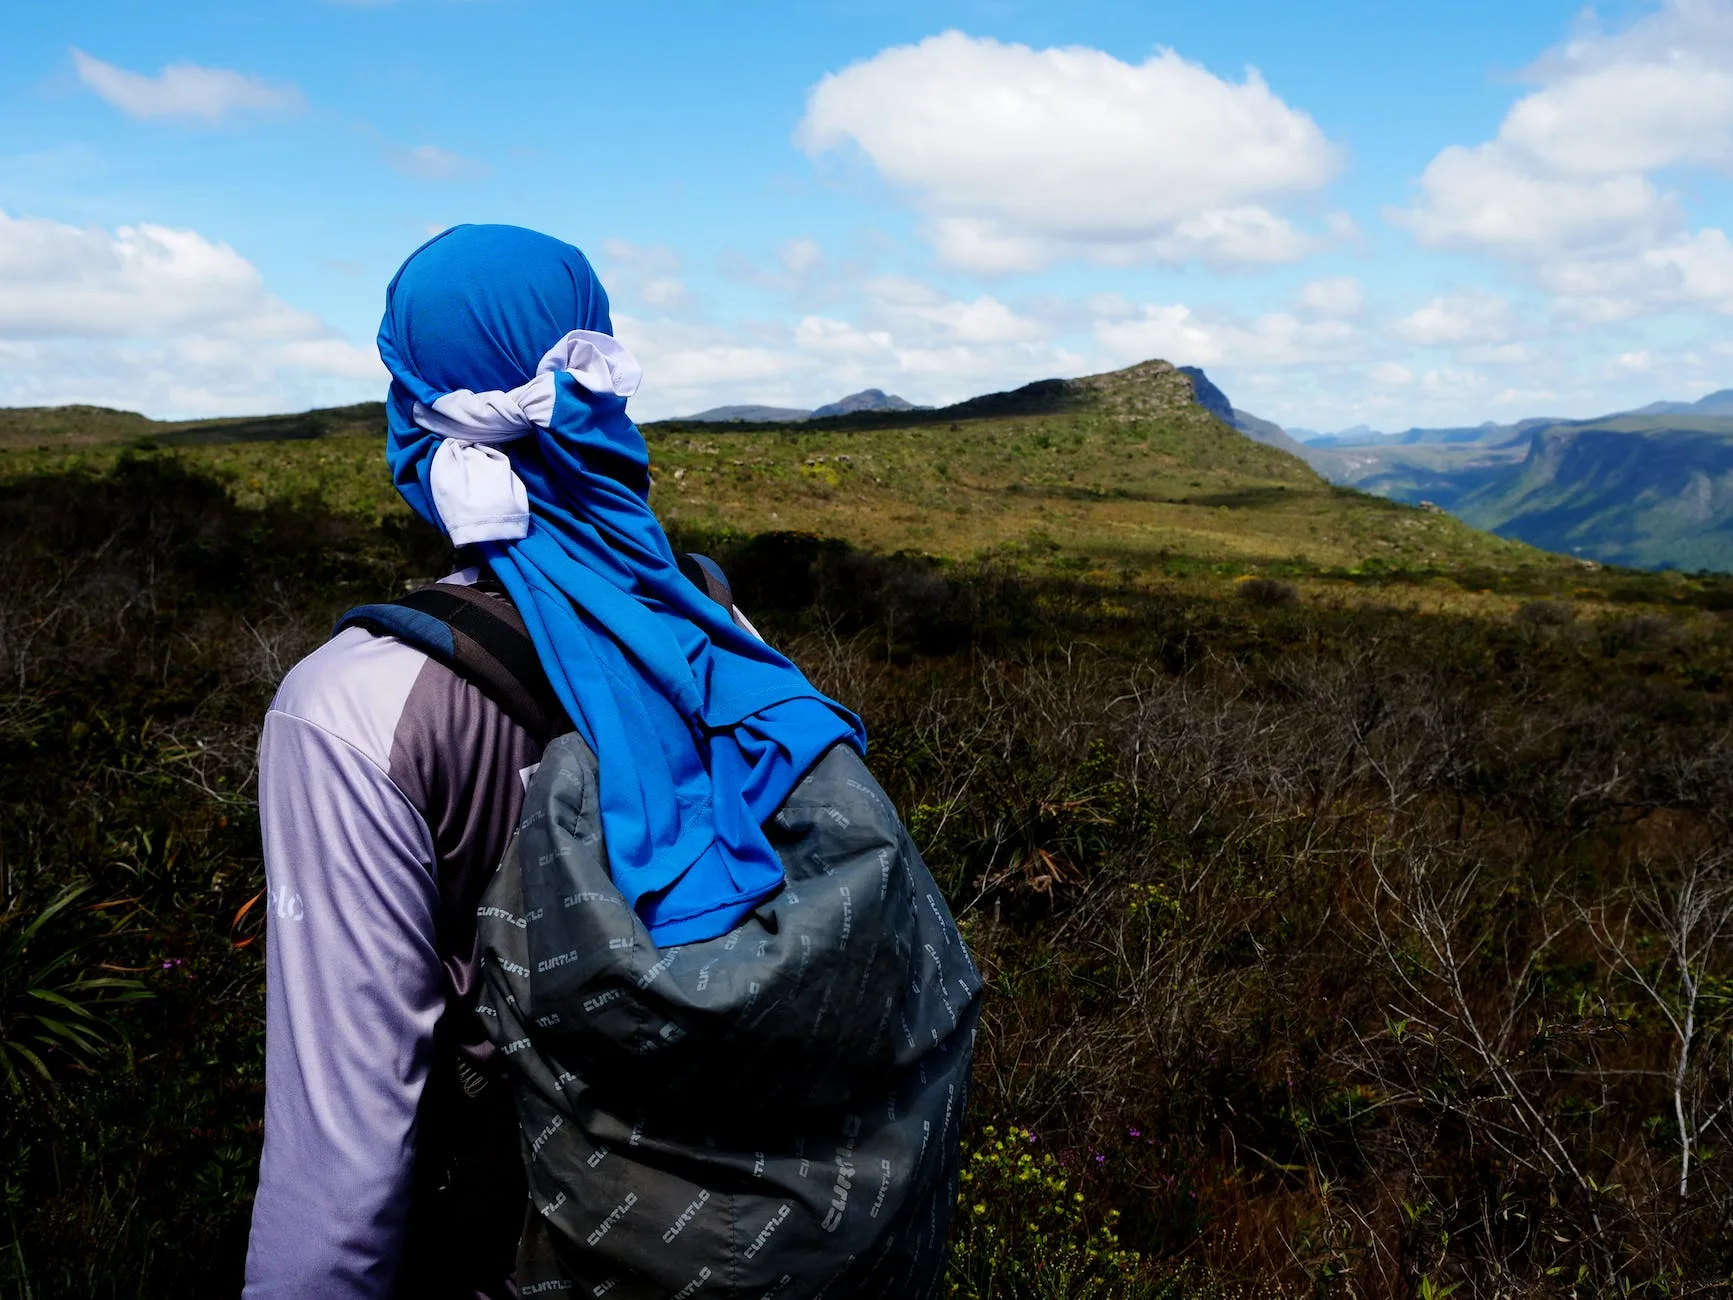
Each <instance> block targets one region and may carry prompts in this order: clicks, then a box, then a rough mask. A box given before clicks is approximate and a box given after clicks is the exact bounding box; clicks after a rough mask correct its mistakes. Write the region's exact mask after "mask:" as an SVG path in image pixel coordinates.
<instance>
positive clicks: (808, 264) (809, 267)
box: [776, 236, 824, 276]
mask: <svg viewBox="0 0 1733 1300" xmlns="http://www.w3.org/2000/svg"><path fill="white" fill-rule="evenodd" d="M776 256H777V260H779V261H780V262H781V263H782V266H783V269H784V270H786V271H787V272H788V273H789V274H790V275H795V276H801V275H810V274H812V272H814V271H816V270H818V268H819V267H821V266H823V265H824V249H822V248H820V247H819V243H818V240H816V239H813V238H811V237H810V236H808V237H805V238H801V239H791V240H789V241H788V242H787V243H786V244H784V245H783V246H782V247H781V248H780V249H778V250H777V253H776Z"/></svg>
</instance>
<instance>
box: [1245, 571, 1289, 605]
mask: <svg viewBox="0 0 1733 1300" xmlns="http://www.w3.org/2000/svg"><path fill="white" fill-rule="evenodd" d="M1239 597H1240V599H1241V600H1243V601H1245V602H1246V604H1248V605H1252V606H1254V607H1256V608H1259V609H1275V608H1278V607H1280V606H1282V605H1294V604H1298V603H1299V599H1300V593H1299V592H1298V591H1297V590H1296V589H1295V588H1294V587H1293V586H1292V585H1291V584H1289V583H1286V582H1283V581H1281V580H1280V579H1278V578H1246V579H1244V580H1243V581H1241V583H1240V584H1239Z"/></svg>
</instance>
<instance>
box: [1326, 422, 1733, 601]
mask: <svg viewBox="0 0 1733 1300" xmlns="http://www.w3.org/2000/svg"><path fill="white" fill-rule="evenodd" d="M1445 432H1448V433H1450V434H1452V435H1458V434H1461V435H1473V434H1475V433H1477V432H1478V433H1479V436H1478V437H1476V436H1461V437H1456V438H1454V439H1453V440H1447V439H1445V438H1444V437H1442V436H1440V437H1437V438H1429V439H1426V440H1418V441H1414V442H1382V441H1381V442H1378V443H1376V444H1368V445H1365V446H1351V447H1328V448H1318V449H1312V450H1309V451H1308V453H1307V454H1308V456H1309V458H1310V459H1311V461H1312V463H1313V464H1314V465H1316V466H1317V467H1318V468H1319V469H1320V470H1321V471H1322V472H1324V473H1325V474H1327V475H1329V477H1330V478H1331V479H1333V480H1334V481H1336V482H1338V483H1349V484H1352V485H1354V486H1356V487H1359V488H1363V489H1365V490H1366V491H1369V492H1376V493H1378V494H1380V495H1382V496H1388V497H1390V498H1391V499H1393V500H1397V501H1406V502H1420V501H1432V502H1435V503H1436V504H1438V505H1440V506H1443V507H1444V508H1445V509H1447V510H1449V511H1451V512H1452V513H1453V514H1456V515H1458V516H1460V517H1461V518H1462V519H1464V520H1466V521H1467V522H1468V523H1470V524H1473V525H1474V526H1475V527H1477V528H1485V529H1488V530H1490V531H1493V532H1496V533H1498V534H1499V535H1501V536H1504V537H1510V538H1514V539H1517V540H1519V541H1524V542H1528V543H1530V544H1531V545H1535V546H1542V547H1546V548H1547V549H1549V550H1553V551H1558V552H1561V553H1564V554H1567V555H1580V556H1583V557H1585V558H1588V559H1594V560H1599V561H1602V562H1605V563H1609V564H1624V565H1633V566H1640V567H1644V568H1677V569H1713V570H1720V571H1727V570H1733V497H1730V496H1729V494H1728V488H1727V485H1728V483H1729V482H1730V481H1733V477H1730V476H1733V417H1728V416H1724V415H1711V414H1698V413H1689V412H1688V413H1673V414H1640V413H1632V414H1628V415H1616V416H1609V417H1607V418H1605V419H1601V420H1558V421H1550V420H1530V421H1524V422H1523V424H1521V425H1515V426H1497V427H1489V428H1488V429H1486V430H1485V431H1483V432H1482V431H1468V430H1461V431H1458V430H1451V431H1439V433H1440V434H1443V433H1445Z"/></svg>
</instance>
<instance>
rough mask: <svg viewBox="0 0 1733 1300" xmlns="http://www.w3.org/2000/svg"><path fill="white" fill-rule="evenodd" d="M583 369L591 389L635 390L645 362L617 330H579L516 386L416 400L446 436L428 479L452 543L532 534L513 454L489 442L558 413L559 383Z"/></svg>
mask: <svg viewBox="0 0 1733 1300" xmlns="http://www.w3.org/2000/svg"><path fill="white" fill-rule="evenodd" d="M567 373H569V374H573V375H576V376H577V379H578V382H579V383H580V384H582V385H583V386H584V387H585V388H587V389H589V390H590V391H591V392H592V393H613V394H615V395H616V396H619V397H630V396H631V395H632V394H633V393H635V392H637V391H638V385H639V384H640V383H641V382H642V381H643V378H644V368H643V367H642V366H641V365H639V364H638V359H637V358H636V357H634V356H633V355H632V354H631V352H629V351H628V350H627V349H626V347H625V346H624V345H623V344H622V343H621V342H620V341H619V340H618V339H616V338H614V337H613V336H612V335H609V334H599V333H597V332H596V331H594V330H573V331H572V332H571V333H570V334H567V335H566V336H565V337H564V338H562V339H561V340H560V341H559V342H558V343H556V344H554V345H553V347H551V348H549V349H548V350H547V351H546V352H544V353H543V354H542V359H541V361H540V363H539V364H538V365H537V366H536V375H535V378H534V379H532V380H530V381H529V382H528V383H527V384H520V385H519V386H518V387H516V388H514V389H512V390H511V391H510V392H500V391H499V390H497V389H496V390H494V391H492V392H486V393H472V392H470V390H469V389H467V388H459V389H457V390H456V391H454V392H450V393H446V394H445V395H444V396H443V397H439V398H436V399H435V400H434V402H433V405H432V406H426V405H423V404H422V403H420V402H417V403H416V404H415V411H414V415H415V422H416V423H417V424H418V425H420V426H421V427H422V428H423V429H426V430H427V431H428V432H429V433H433V434H438V435H439V437H440V438H441V439H443V441H442V442H441V443H440V444H439V447H438V449H437V450H435V451H434V453H433V465H432V467H431V469H430V470H429V472H428V481H429V484H430V486H431V487H432V489H433V504H434V508H435V509H437V510H438V511H439V518H440V521H441V522H442V523H443V524H444V525H445V531H446V533H447V534H448V535H449V536H450V538H451V540H452V543H453V544H454V545H457V546H467V545H469V544H470V543H472V542H490V541H515V540H516V539H518V538H520V537H527V536H529V530H530V511H529V493H528V491H527V490H526V489H525V488H524V485H523V482H522V481H521V480H520V479H519V478H518V476H517V474H516V473H515V472H514V471H513V470H512V467H511V459H510V457H508V456H507V455H505V453H504V452H501V451H497V450H495V449H494V448H493V447H492V446H489V445H484V444H491V443H501V442H511V441H512V440H513V439H516V438H521V437H523V436H524V435H525V434H527V433H529V432H531V431H532V430H534V429H537V428H542V429H545V428H547V427H548V422H549V421H550V420H552V419H553V418H554V396H555V384H556V383H557V381H558V379H559V376H560V375H562V374H567Z"/></svg>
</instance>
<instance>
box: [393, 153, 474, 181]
mask: <svg viewBox="0 0 1733 1300" xmlns="http://www.w3.org/2000/svg"><path fill="white" fill-rule="evenodd" d="M383 154H384V158H385V161H386V163H387V164H388V165H390V166H391V167H392V168H393V169H394V170H396V171H400V172H402V173H403V174H404V175H405V176H413V177H414V178H415V179H416V180H418V181H463V180H478V179H480V178H481V177H484V176H486V175H487V174H488V167H487V164H486V163H482V162H477V161H476V160H475V159H473V158H465V157H464V156H463V155H462V154H458V153H453V152H452V151H451V150H449V149H441V148H440V147H439V146H438V145H433V144H417V145H393V146H390V147H387V148H386V149H385V150H383Z"/></svg>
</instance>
